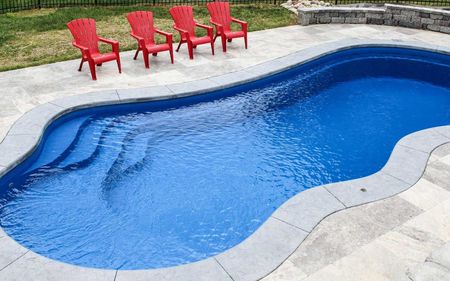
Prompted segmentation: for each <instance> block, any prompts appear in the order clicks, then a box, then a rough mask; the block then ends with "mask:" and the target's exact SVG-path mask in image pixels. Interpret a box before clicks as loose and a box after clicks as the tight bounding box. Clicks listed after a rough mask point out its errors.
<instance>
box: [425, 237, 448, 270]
mask: <svg viewBox="0 0 450 281" xmlns="http://www.w3.org/2000/svg"><path fill="white" fill-rule="evenodd" d="M427 260H428V261H431V262H434V263H437V264H440V265H442V266H443V267H445V268H447V269H449V270H450V243H447V244H445V245H443V246H442V247H439V248H438V249H437V250H434V251H433V252H432V253H431V255H430V256H429V257H428V258H427Z"/></svg>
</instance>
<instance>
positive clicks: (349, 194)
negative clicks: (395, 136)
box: [325, 172, 411, 207]
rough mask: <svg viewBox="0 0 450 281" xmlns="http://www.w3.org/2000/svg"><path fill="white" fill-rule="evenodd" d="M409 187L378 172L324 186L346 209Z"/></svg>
mask: <svg viewBox="0 0 450 281" xmlns="http://www.w3.org/2000/svg"><path fill="white" fill-rule="evenodd" d="M410 186H411V185H410V184H408V183H405V182H403V181H401V180H399V179H397V178H394V177H392V176H390V175H387V174H385V173H383V172H378V173H375V174H373V175H370V176H368V177H364V178H360V179H356V180H351V181H345V182H339V183H334V184H329V185H326V186H325V188H326V189H327V190H328V191H329V192H331V193H332V194H333V195H334V196H336V198H337V199H339V200H340V201H341V202H342V203H344V204H345V205H346V206H347V207H351V206H356V205H361V204H365V203H369V202H372V201H376V200H380V199H384V198H387V197H389V196H392V195H394V194H397V193H399V192H401V191H403V190H405V189H407V188H409V187H410Z"/></svg>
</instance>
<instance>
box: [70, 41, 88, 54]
mask: <svg viewBox="0 0 450 281" xmlns="http://www.w3.org/2000/svg"><path fill="white" fill-rule="evenodd" d="M72 46H74V47H75V48H78V49H80V50H81V53H83V54H84V55H86V56H87V57H89V56H90V52H89V48H88V47H85V46H82V45H80V44H77V42H75V41H72Z"/></svg>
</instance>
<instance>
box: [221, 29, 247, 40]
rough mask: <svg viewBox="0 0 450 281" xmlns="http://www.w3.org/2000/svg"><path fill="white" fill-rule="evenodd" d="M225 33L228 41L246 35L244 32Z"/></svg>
mask: <svg viewBox="0 0 450 281" xmlns="http://www.w3.org/2000/svg"><path fill="white" fill-rule="evenodd" d="M224 33H225V37H227V38H228V39H231V38H238V37H244V36H245V33H244V31H242V30H241V31H231V30H230V31H224Z"/></svg>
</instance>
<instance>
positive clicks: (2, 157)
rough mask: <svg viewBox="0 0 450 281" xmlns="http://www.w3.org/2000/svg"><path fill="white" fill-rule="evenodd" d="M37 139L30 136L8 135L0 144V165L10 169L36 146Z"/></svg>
mask: <svg viewBox="0 0 450 281" xmlns="http://www.w3.org/2000/svg"><path fill="white" fill-rule="evenodd" d="M37 142H38V138H36V137H34V136H30V135H12V136H10V135H8V136H6V137H5V139H4V140H3V141H2V143H1V144H0V165H1V166H3V167H7V168H11V167H14V166H15V165H17V164H18V163H19V162H20V161H21V160H23V159H24V158H25V157H27V156H28V155H29V154H30V153H31V152H32V151H33V150H34V148H35V146H36V145H37Z"/></svg>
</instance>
